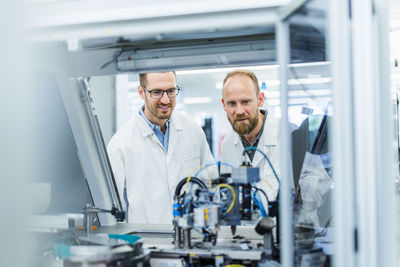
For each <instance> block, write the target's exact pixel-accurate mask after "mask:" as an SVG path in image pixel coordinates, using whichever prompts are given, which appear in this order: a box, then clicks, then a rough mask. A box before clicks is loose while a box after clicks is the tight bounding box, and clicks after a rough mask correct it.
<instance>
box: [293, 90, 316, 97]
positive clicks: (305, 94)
mask: <svg viewBox="0 0 400 267" xmlns="http://www.w3.org/2000/svg"><path fill="white" fill-rule="evenodd" d="M310 95H311V94H310V93H309V92H306V91H304V90H294V91H289V92H288V96H289V97H298V96H302V97H308V96H310Z"/></svg>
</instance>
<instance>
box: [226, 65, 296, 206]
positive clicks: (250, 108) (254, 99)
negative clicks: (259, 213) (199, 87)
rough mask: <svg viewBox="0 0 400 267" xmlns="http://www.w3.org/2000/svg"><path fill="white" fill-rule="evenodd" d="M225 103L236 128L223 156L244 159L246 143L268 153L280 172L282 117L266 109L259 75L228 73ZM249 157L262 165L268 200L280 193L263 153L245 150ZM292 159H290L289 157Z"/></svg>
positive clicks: (262, 186)
mask: <svg viewBox="0 0 400 267" xmlns="http://www.w3.org/2000/svg"><path fill="white" fill-rule="evenodd" d="M222 105H223V107H224V110H225V112H226V115H227V117H228V120H229V122H230V123H231V125H232V129H233V131H232V132H230V133H228V134H227V135H226V136H225V138H224V140H223V142H222V146H221V157H222V158H223V159H230V160H233V161H235V162H242V160H243V156H242V155H243V151H244V150H245V148H246V147H254V148H257V149H259V150H261V151H262V152H263V153H264V154H265V155H267V156H268V158H269V160H270V162H271V164H272V166H273V168H274V169H275V171H276V173H277V175H278V176H279V177H280V166H279V153H280V151H279V150H280V145H279V129H280V128H279V124H280V120H279V119H277V118H275V117H274V116H272V114H269V113H268V110H263V109H261V107H262V106H263V105H264V93H263V92H261V91H260V87H259V84H258V79H257V77H256V75H255V74H254V73H253V72H251V71H248V70H235V71H232V72H230V73H228V74H227V75H226V76H225V79H224V82H223V88H222ZM245 156H246V159H247V161H248V162H251V165H252V166H253V167H259V168H260V178H261V181H260V183H259V185H258V186H259V187H260V188H262V189H263V190H264V191H265V192H266V193H267V195H268V199H269V200H274V199H275V198H276V197H277V193H278V189H279V183H278V181H277V179H276V178H275V175H274V173H273V170H272V168H271V167H270V165H269V164H268V162H267V160H266V158H265V157H264V155H263V154H262V153H259V152H258V151H255V150H248V151H246V155H245ZM289 160H290V159H289Z"/></svg>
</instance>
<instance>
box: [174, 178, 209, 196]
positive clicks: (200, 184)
mask: <svg viewBox="0 0 400 267" xmlns="http://www.w3.org/2000/svg"><path fill="white" fill-rule="evenodd" d="M187 179H188V177H186V178H183V179H182V180H181V181H180V182H179V183H178V185H177V186H176V189H175V197H178V196H179V193H180V192H181V189H182V187H183V186H184V185H185V184H186V181H187ZM190 182H193V183H195V184H197V185H198V186H200V188H202V189H207V186H206V184H205V183H204V182H203V181H202V180H200V179H199V178H196V177H191V178H190Z"/></svg>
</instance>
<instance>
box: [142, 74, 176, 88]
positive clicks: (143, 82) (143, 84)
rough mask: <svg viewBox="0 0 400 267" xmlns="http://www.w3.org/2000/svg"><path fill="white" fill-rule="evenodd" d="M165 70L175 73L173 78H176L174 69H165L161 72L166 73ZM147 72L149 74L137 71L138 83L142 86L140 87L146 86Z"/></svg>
mask: <svg viewBox="0 0 400 267" xmlns="http://www.w3.org/2000/svg"><path fill="white" fill-rule="evenodd" d="M167 72H172V73H173V74H174V75H175V80H176V73H175V71H166V72H162V73H167ZM147 74H149V73H139V83H140V86H142V87H147Z"/></svg>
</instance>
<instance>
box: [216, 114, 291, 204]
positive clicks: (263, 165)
mask: <svg viewBox="0 0 400 267" xmlns="http://www.w3.org/2000/svg"><path fill="white" fill-rule="evenodd" d="M279 127H280V120H279V119H277V118H275V117H273V116H272V115H271V114H268V116H267V118H266V120H265V124H264V130H263V133H262V135H261V137H260V141H259V143H258V145H257V148H258V149H260V150H261V151H262V152H264V153H265V154H266V155H267V156H268V158H269V160H270V161H271V163H272V166H273V167H274V169H275V171H276V173H277V175H278V177H279V179H282V177H281V171H280V165H279V157H280V144H279V132H280V128H279ZM244 149H245V147H244V146H243V144H242V141H241V140H240V136H239V135H238V134H237V133H236V132H234V131H233V130H232V131H231V132H229V133H228V134H227V135H226V136H225V138H224V140H223V141H222V145H221V157H222V158H223V159H229V160H233V161H234V162H237V163H238V164H241V163H242V159H243V157H242V154H243V150H244ZM246 159H247V161H248V162H249V161H250V159H249V157H248V156H247V153H246ZM288 160H290V164H289V166H292V163H291V159H288ZM251 164H252V166H253V167H259V168H260V179H261V181H260V182H259V183H258V184H257V187H259V188H261V189H263V190H264V191H265V192H266V194H267V196H268V199H269V200H270V201H271V200H274V199H275V198H276V196H277V194H278V189H279V183H278V181H277V180H276V178H275V176H274V173H273V171H272V169H271V167H270V166H269V164H268V162H267V160H266V159H265V158H264V156H263V155H262V154H261V153H259V152H255V155H254V158H253V161H252V163H251ZM226 170H227V169H226V168H225V169H224V171H226ZM289 177H292V170H291V168H290V176H289ZM291 180H292V182H291V183H292V187H293V179H291Z"/></svg>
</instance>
